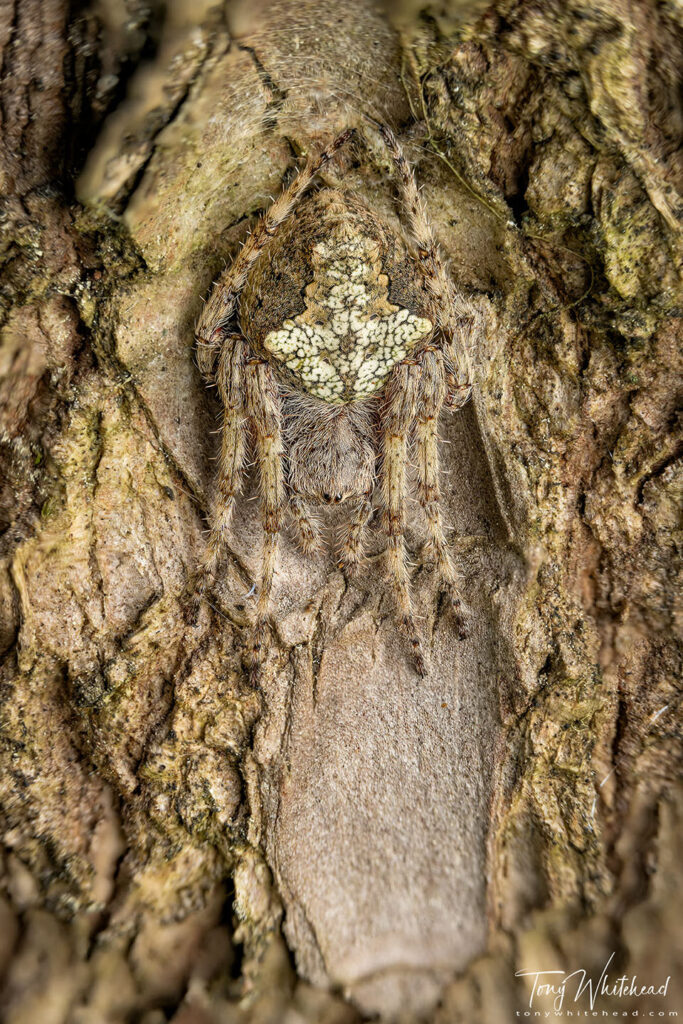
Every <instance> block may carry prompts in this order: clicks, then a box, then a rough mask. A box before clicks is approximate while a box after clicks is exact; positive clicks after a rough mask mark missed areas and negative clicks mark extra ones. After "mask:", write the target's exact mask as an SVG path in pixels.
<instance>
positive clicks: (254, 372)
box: [245, 360, 285, 685]
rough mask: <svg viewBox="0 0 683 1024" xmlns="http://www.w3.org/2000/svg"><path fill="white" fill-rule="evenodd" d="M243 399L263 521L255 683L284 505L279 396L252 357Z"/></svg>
mask: <svg viewBox="0 0 683 1024" xmlns="http://www.w3.org/2000/svg"><path fill="white" fill-rule="evenodd" d="M245 377H246V399H247V408H248V410H249V416H250V418H251V420H252V422H253V424H254V433H255V435H256V453H257V461H258V464H259V471H260V478H261V479H260V485H261V518H262V521H263V554H262V562H261V573H260V575H261V579H260V585H259V592H258V602H257V605H256V623H255V628H254V640H253V645H252V658H251V670H250V674H251V681H252V684H254V685H255V684H256V683H257V682H258V675H259V670H260V665H261V648H262V644H263V638H264V635H265V629H266V624H267V621H268V607H269V604H270V592H271V589H272V585H273V576H274V573H275V562H276V559H277V550H278V541H279V538H280V531H281V530H282V520H283V512H284V507H285V480H284V471H283V466H282V461H283V448H282V430H281V410H280V395H279V391H278V387H277V383H276V381H275V377H274V375H273V371H272V369H271V368H270V366H269V365H268V363H265V362H262V361H261V360H252V361H250V362H248V363H247V365H246V371H245Z"/></svg>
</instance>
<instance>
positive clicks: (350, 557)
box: [339, 494, 372, 569]
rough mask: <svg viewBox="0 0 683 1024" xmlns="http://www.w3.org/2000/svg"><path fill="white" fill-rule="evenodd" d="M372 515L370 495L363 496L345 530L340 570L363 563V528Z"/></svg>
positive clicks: (352, 567)
mask: <svg viewBox="0 0 683 1024" xmlns="http://www.w3.org/2000/svg"><path fill="white" fill-rule="evenodd" d="M371 515H372V502H371V501H370V494H364V495H363V496H362V497H361V498H360V500H359V501H358V504H357V505H356V508H355V510H354V514H353V516H352V517H351V520H350V522H349V524H348V527H347V529H346V534H345V536H344V541H343V544H342V549H341V554H340V557H339V566H340V568H347V569H354V568H355V567H356V566H357V565H358V564H359V563H360V562H362V561H363V557H364V554H365V550H364V545H363V537H364V535H365V527H366V526H367V524H368V520H369V519H370V516H371Z"/></svg>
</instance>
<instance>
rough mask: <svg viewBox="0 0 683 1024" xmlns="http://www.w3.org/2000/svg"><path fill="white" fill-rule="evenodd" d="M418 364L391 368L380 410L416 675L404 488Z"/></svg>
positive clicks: (393, 553) (393, 561)
mask: <svg viewBox="0 0 683 1024" xmlns="http://www.w3.org/2000/svg"><path fill="white" fill-rule="evenodd" d="M420 372H421V371H420V366H419V365H418V364H417V363H416V362H412V361H407V360H406V361H404V362H403V363H399V364H398V366H396V367H395V368H394V370H393V373H392V376H391V380H390V384H389V388H388V394H387V405H386V407H385V409H384V410H383V424H382V453H383V463H382V472H381V488H382V497H383V502H384V516H385V523H386V531H387V535H388V540H389V543H388V547H387V555H388V560H389V570H390V572H391V576H392V579H393V582H394V586H395V589H396V597H397V600H398V604H399V608H400V612H401V622H402V625H403V627H404V629H405V630H406V633H407V634H408V638H409V639H410V643H411V645H412V648H413V656H414V659H415V667H416V669H417V672H418V674H419V675H421V676H424V675H425V673H426V668H425V661H424V655H423V653H422V644H421V642H420V637H419V634H418V632H417V628H416V626H415V619H414V617H413V610H412V604H411V600H410V590H409V580H408V570H407V568H406V558H405V539H404V533H405V490H406V463H407V460H408V435H409V432H410V428H411V426H412V423H413V421H414V417H415V411H416V405H417V396H418V384H419V378H420Z"/></svg>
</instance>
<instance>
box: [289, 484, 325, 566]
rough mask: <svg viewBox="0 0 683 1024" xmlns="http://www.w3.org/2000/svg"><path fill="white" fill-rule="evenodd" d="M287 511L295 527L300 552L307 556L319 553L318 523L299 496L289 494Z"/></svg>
mask: <svg viewBox="0 0 683 1024" xmlns="http://www.w3.org/2000/svg"><path fill="white" fill-rule="evenodd" d="M289 511H290V513H291V516H292V519H293V521H294V525H295V527H296V532H297V536H298V539H299V545H300V547H301V550H302V551H303V552H304V554H307V555H312V554H314V553H315V552H316V551H319V550H320V547H321V541H320V531H319V529H318V523H317V522H316V520H315V519H314V518H313V517H312V516H311V513H310V510H309V508H308V506H307V505H306V502H305V501H304V499H303V498H302V497H301V495H300V494H290V496H289Z"/></svg>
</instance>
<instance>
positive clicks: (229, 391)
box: [200, 335, 246, 587]
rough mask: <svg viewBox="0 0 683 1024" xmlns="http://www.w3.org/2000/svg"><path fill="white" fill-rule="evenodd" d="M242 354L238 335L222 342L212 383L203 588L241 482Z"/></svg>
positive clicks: (219, 551) (217, 556)
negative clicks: (215, 436) (216, 449)
mask: <svg viewBox="0 0 683 1024" xmlns="http://www.w3.org/2000/svg"><path fill="white" fill-rule="evenodd" d="M245 352H246V344H245V342H244V341H243V339H242V338H241V337H240V336H239V335H231V336H230V337H228V338H226V339H225V341H224V343H223V347H222V349H221V353H220V356H219V358H218V367H217V370H216V383H217V385H218V393H219V394H220V397H221V402H222V403H223V425H222V427H221V451H220V455H219V458H218V479H217V481H216V490H215V494H214V498H213V502H212V507H211V533H210V535H209V540H208V543H207V546H206V552H205V555H204V559H203V563H202V568H201V570H200V571H201V577H202V587H204V586H205V585H206V581H207V578H208V577H209V576H213V574H214V573H215V571H216V568H217V566H218V563H219V561H220V558H221V555H222V553H223V548H224V545H225V541H226V540H227V535H228V530H229V528H230V522H231V520H232V514H233V511H234V508H235V498H236V496H237V494H238V493H239V490H240V484H241V481H242V470H243V467H244V456H245V450H246V444H245V425H246V423H245V420H246V410H245V408H244V398H243V395H244V356H245Z"/></svg>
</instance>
